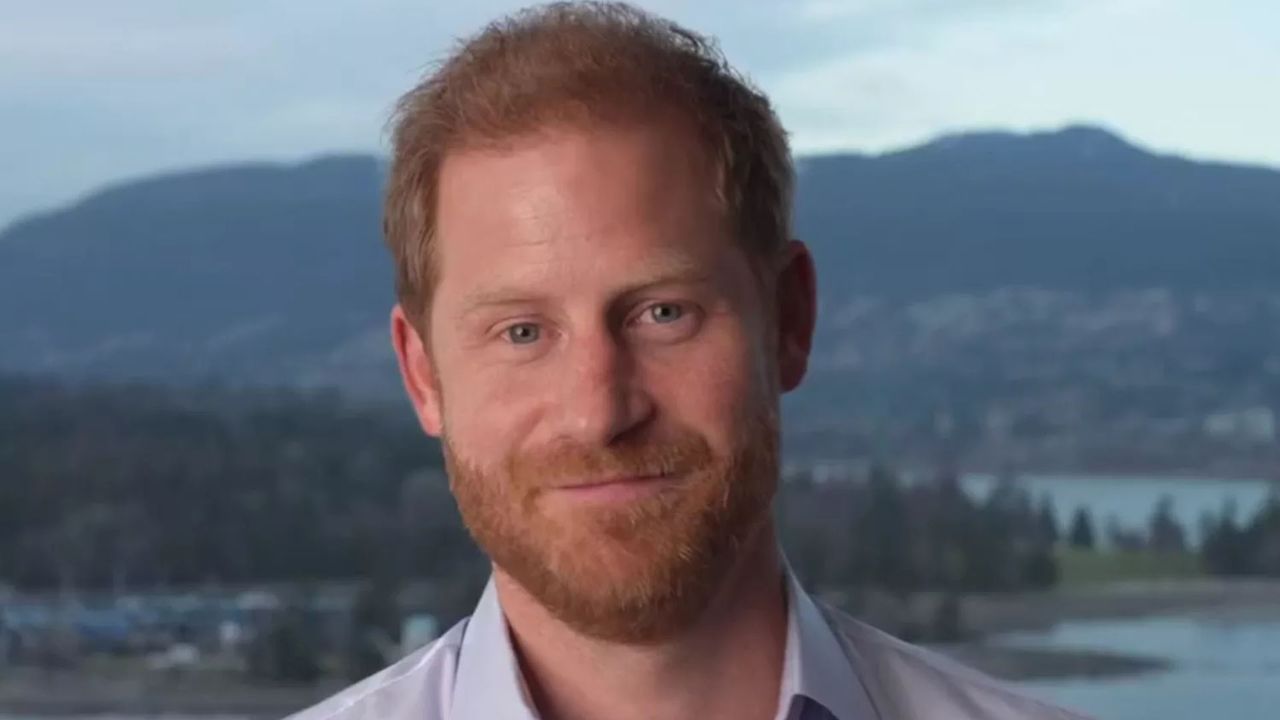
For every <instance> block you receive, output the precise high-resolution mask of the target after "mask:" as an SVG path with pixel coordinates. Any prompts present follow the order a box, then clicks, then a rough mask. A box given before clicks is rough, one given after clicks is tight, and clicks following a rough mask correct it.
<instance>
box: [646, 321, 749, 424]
mask: <svg viewBox="0 0 1280 720" xmlns="http://www.w3.org/2000/svg"><path fill="white" fill-rule="evenodd" d="M761 365H762V363H761V354H760V352H759V350H758V349H757V348H755V347H754V346H753V345H752V344H751V340H750V338H749V336H748V335H747V334H745V333H743V332H741V331H739V330H738V329H736V328H734V329H732V330H731V331H725V332H722V333H720V334H719V335H717V336H716V337H714V338H709V341H708V342H706V343H702V344H700V345H699V346H698V347H697V348H696V349H693V350H692V351H691V352H689V353H688V354H680V355H679V356H677V357H673V358H671V359H670V361H669V362H663V363H660V364H659V363H654V364H651V365H649V366H648V368H647V370H648V371H647V372H646V376H645V384H646V387H647V388H649V390H650V391H651V394H652V395H653V396H654V399H655V400H656V401H657V404H658V405H659V406H660V407H661V408H662V409H663V410H664V411H665V412H666V414H668V415H670V416H671V419H673V420H675V421H677V422H680V423H683V424H685V425H688V426H690V427H692V428H694V429H696V430H698V431H699V432H701V433H703V434H705V435H706V436H707V439H708V440H709V441H710V442H712V444H713V445H715V446H716V447H717V448H719V449H725V448H727V447H729V446H730V445H731V444H732V442H733V438H732V435H733V433H734V431H735V430H736V429H738V427H739V426H740V424H741V422H742V420H743V419H744V418H747V417H750V416H752V414H753V412H752V411H753V410H754V409H755V408H757V407H759V404H760V403H761V402H763V401H764V400H765V399H766V398H767V392H768V388H767V386H766V385H765V383H764V379H765V377H766V374H765V372H764V368H762V367H761Z"/></svg>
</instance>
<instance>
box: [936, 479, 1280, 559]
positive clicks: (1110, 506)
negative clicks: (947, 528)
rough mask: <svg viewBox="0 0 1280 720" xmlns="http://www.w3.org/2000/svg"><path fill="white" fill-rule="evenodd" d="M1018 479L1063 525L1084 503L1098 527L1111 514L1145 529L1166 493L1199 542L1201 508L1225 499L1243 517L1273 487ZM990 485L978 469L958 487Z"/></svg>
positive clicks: (1217, 507) (1213, 509) (1213, 508)
mask: <svg viewBox="0 0 1280 720" xmlns="http://www.w3.org/2000/svg"><path fill="white" fill-rule="evenodd" d="M1018 483H1019V485H1020V486H1021V487H1023V488H1025V489H1026V490H1027V491H1028V492H1029V493H1030V494H1031V497H1032V499H1033V500H1036V501H1038V500H1039V499H1040V498H1041V497H1043V496H1045V495H1047V496H1049V497H1050V498H1052V499H1053V504H1054V508H1055V509H1056V511H1057V514H1058V521H1059V523H1061V524H1062V526H1063V528H1064V529H1065V528H1066V527H1067V523H1069V522H1070V521H1071V515H1072V514H1073V513H1074V512H1075V511H1076V508H1077V507H1084V508H1088V510H1089V512H1090V514H1091V515H1092V516H1093V521H1094V524H1095V527H1096V528H1097V529H1098V530H1099V531H1100V532H1101V531H1102V530H1103V529H1104V528H1105V527H1106V523H1107V520H1108V519H1112V518H1113V519H1114V520H1115V521H1116V522H1117V523H1119V524H1120V526H1121V527H1124V528H1129V529H1145V528H1146V527H1147V525H1148V523H1149V521H1150V520H1151V513H1152V511H1153V510H1154V509H1155V507H1156V503H1158V502H1159V501H1160V498H1161V497H1163V496H1166V495H1167V496H1169V497H1170V498H1172V499H1173V515H1174V517H1176V518H1177V519H1178V521H1179V522H1180V523H1181V524H1182V527H1183V528H1184V529H1185V530H1186V531H1187V539H1188V540H1189V541H1190V542H1191V543H1193V544H1199V542H1200V519H1201V517H1203V516H1204V515H1205V514H1206V513H1207V514H1211V515H1213V516H1215V517H1216V516H1217V515H1218V514H1219V513H1221V512H1222V508H1223V507H1224V506H1225V505H1226V504H1227V503H1229V502H1230V503H1234V504H1235V506H1236V511H1237V512H1236V519H1237V520H1240V521H1242V522H1245V521H1248V520H1249V519H1250V518H1252V517H1253V514H1254V513H1256V512H1257V511H1258V509H1259V508H1260V507H1262V504H1263V503H1264V502H1265V501H1266V499H1267V497H1268V495H1269V493H1271V492H1272V491H1273V488H1274V487H1275V483H1273V482H1269V481H1266V480H1218V479H1213V478H1167V477H1164V478H1162V477H1106V476H1098V475H1093V476H1065V475H1022V476H1019V479H1018ZM995 484H996V479H995V477H994V476H992V475H987V474H981V473H973V474H968V475H965V476H964V477H963V478H962V479H961V486H962V487H963V488H964V489H965V490H966V491H967V492H969V493H970V494H971V495H972V496H973V497H975V498H978V499H981V498H984V497H986V496H987V494H989V493H990V492H991V490H992V488H994V487H995Z"/></svg>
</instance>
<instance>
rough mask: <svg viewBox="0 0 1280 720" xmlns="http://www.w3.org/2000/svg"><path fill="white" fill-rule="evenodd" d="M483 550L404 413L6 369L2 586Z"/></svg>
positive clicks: (423, 565) (346, 570)
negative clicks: (43, 376) (79, 381)
mask: <svg viewBox="0 0 1280 720" xmlns="http://www.w3.org/2000/svg"><path fill="white" fill-rule="evenodd" d="M477 558H478V554H477V553H476V551H475V550H474V548H473V547H472V546H471V543H470V540H469V538H468V537H467V536H466V533H465V530H464V529H463V528H462V526H461V523H460V522H459V521H458V519H457V513H456V509H455V507H454V504H453V501H452V498H451V496H450V495H449V492H448V487H447V484H446V482H445V480H444V475H443V473H442V471H441V458H440V452H439V447H438V445H437V444H436V443H434V442H433V441H431V440H429V439H428V438H426V437H424V436H423V434H422V433H421V432H420V431H419V430H418V428H417V426H416V425H415V424H414V423H413V422H412V421H411V419H410V418H409V417H408V411H407V410H403V411H401V412H390V411H380V410H373V409H357V408H353V407H350V406H348V405H346V404H344V403H343V402H342V401H341V400H340V399H339V398H338V397H337V396H336V395H334V394H331V393H302V392H294V391H264V390H227V389H217V388H205V389H201V390H190V389H181V390H179V389H173V388H165V387H154V386H141V385H139V386H110V387H88V386H80V387H72V386H67V385H63V384H58V383H54V382H49V381H43V380H40V381H37V380H33V379H31V378H25V377H4V378H0V584H3V583H6V582H7V583H9V584H12V585H16V586H19V587H23V588H32V589H38V588H51V587H56V586H64V587H65V586H70V587H77V588H86V587H91V588H108V587H113V586H114V587H117V588H129V587H138V586H144V587H156V586H161V585H170V584H172V585H179V584H181V585H185V584H193V583H204V582H224V583H236V582H254V581H267V580H270V581H278V580H292V579H298V580H306V579H314V578H334V577H358V576H364V575H368V574H370V573H372V572H388V573H394V574H408V575H417V576H431V575H438V574H448V573H450V572H452V568H451V567H450V564H451V563H463V564H467V563H469V564H471V565H472V566H474V565H475V563H476V561H477Z"/></svg>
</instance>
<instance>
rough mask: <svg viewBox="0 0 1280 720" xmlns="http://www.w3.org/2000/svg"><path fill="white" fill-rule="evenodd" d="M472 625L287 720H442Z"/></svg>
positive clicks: (456, 628) (463, 623)
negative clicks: (462, 648) (461, 650)
mask: <svg viewBox="0 0 1280 720" xmlns="http://www.w3.org/2000/svg"><path fill="white" fill-rule="evenodd" d="M466 625H467V620H462V621H461V622H459V623H458V624H457V625H454V626H453V628H451V629H450V630H449V632H447V633H445V634H444V635H442V636H440V637H439V638H437V639H436V640H435V641H433V642H432V643H430V644H429V645H426V646H424V647H422V648H421V649H419V650H416V651H414V652H413V653H412V654H410V655H408V656H406V657H405V658H404V659H403V660H400V661H399V662H397V663H395V664H394V665H391V666H390V667H388V668H386V669H385V670H382V671H381V672H378V673H377V674H374V675H371V676H369V677H367V678H365V679H364V680H361V681H360V682H358V683H356V684H355V685H352V686H350V687H348V688H346V689H345V690H342V691H341V692H339V693H338V694H336V695H334V696H332V697H330V698H328V699H327V700H323V701H321V702H320V703H319V704H317V705H313V706H312V707H310V708H307V709H306V710H303V711H301V712H298V713H295V714H293V715H290V716H289V717H288V718H286V720H374V719H375V718H376V719H377V720H402V719H405V720H407V719H408V718H413V719H414V720H436V719H437V718H443V717H445V712H444V711H445V708H447V707H448V705H449V701H450V698H451V697H452V693H453V678H454V674H455V672H456V670H457V666H458V651H459V648H461V646H462V635H463V633H464V632H465V630H466Z"/></svg>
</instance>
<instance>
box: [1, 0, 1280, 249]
mask: <svg viewBox="0 0 1280 720" xmlns="http://www.w3.org/2000/svg"><path fill="white" fill-rule="evenodd" d="M526 4H527V3H524V2H507V1H505V0H466V2H459V1H458V0H323V1H321V2H306V1H304V0H288V1H286V0H219V1H218V2H202V3H197V2H174V1H173V0H113V1H112V2H102V1H101V0H0V18H3V21H2V22H0V226H3V225H5V224H7V223H8V222H10V221H12V220H13V219H15V218H17V217H20V216H21V215H23V214H26V213H29V212H34V211H41V210H48V209H55V208H57V207H59V206H62V205H65V204H67V203H70V202H74V201H75V200H76V199H78V198H80V197H83V196H84V195H86V194H88V193H91V192H93V191H94V190H96V189H99V188H101V187H102V186H104V185H106V184H111V183H115V182H120V181H122V180H127V179H130V178H135V177H139V176H144V175H148V174H152V173H156V172H164V171H171V170H178V169H183V168H189V167H193V166H202V165H211V164H218V163H230V162H238V161H250V160H264V159H265V160H276V161H284V162H293V161H299V160H303V159H306V158H309V157H314V156H316V155H321V154H327V153H333V152H353V151H354V152H376V153H383V154H385V153H386V151H387V143H386V140H387V138H386V133H385V123H386V118H387V114H388V112H389V110H390V108H391V106H392V105H393V104H394V102H395V99H396V97H397V96H398V95H399V94H400V93H402V92H403V91H405V90H406V89H408V88H409V87H410V86H411V85H413V84H414V82H415V81H416V80H417V79H418V78H419V77H420V76H421V75H422V74H423V73H424V72H426V71H428V70H429V69H430V68H431V66H432V63H434V62H437V61H439V60H440V59H441V58H442V57H444V56H445V55H446V54H447V53H448V52H449V50H450V49H451V48H452V47H454V46H455V43H456V42H457V41H458V39H459V38H462V37H465V36H466V35H468V34H470V33H473V32H475V31H476V30H478V29H479V28H481V27H482V26H483V25H484V24H485V23H486V22H487V21H489V20H491V19H493V18H494V17H497V16H499V15H502V14H504V13H507V12H510V11H512V10H514V9H516V8H519V7H522V6H523V5H526ZM637 4H639V5H641V6H643V7H646V8H648V9H650V10H653V11H655V12H658V13H660V14H663V15H666V16H668V17H671V18H672V19H675V20H677V21H679V22H681V23H683V24H685V25H687V26H689V27H691V28H693V29H695V30H698V31H700V32H703V33H706V34H710V35H712V36H714V37H716V38H718V40H719V41H720V44H721V47H722V48H723V50H724V52H725V54H726V55H727V56H728V57H729V59H730V61H731V62H732V63H733V64H734V65H735V66H736V67H737V68H738V69H739V70H741V71H742V72H744V73H745V74H746V75H747V76H749V77H750V78H751V79H752V80H753V82H755V83H756V84H757V85H758V86H760V87H761V88H762V89H763V90H764V91H765V92H766V93H767V94H768V95H769V96H770V97H771V98H772V99H773V101H774V103H775V105H776V107H777V110H778V112H779V115H780V116H781V118H782V121H783V124H784V125H785V126H786V127H787V129H788V130H789V132H790V133H791V139H792V145H793V148H794V149H795V151H796V152H797V153H799V154H807V153H814V152H825V151H835V150H851V151H863V152H881V151H885V150H891V149H898V148H902V147H906V146H910V145H912V144H916V143H919V142H923V141H925V140H928V139H929V138H931V137H934V136H936V135H939V134H943V133H954V132H961V131H965V130H975V129H980V130H989V129H1010V130H1016V131H1030V130H1044V129H1054V128H1057V127H1061V126H1063V125H1067V124H1075V123H1090V124H1096V125H1101V126H1103V127H1106V128H1108V129H1110V130H1113V131H1115V132H1117V133H1119V134H1121V135H1122V136H1124V137H1125V138H1127V139H1128V140H1130V141H1131V142H1134V143H1135V144H1138V145H1141V146H1143V147H1147V148H1150V149H1152V150H1155V151H1159V152H1166V153H1175V154H1179V155H1185V156H1189V157H1194V158H1203V159H1216V160H1226V161H1233V162H1242V163H1249V164H1265V165H1270V166H1274V167H1278V168H1280V2H1275V0H1215V1H1210V0H642V1H641V2H639V3H637Z"/></svg>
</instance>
